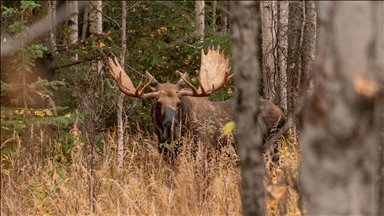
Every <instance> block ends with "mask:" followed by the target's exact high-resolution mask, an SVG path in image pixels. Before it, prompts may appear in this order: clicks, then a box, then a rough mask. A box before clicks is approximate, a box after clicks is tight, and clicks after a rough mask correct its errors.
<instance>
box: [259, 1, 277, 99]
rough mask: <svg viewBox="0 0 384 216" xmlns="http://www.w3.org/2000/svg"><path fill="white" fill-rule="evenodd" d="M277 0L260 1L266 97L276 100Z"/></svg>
mask: <svg viewBox="0 0 384 216" xmlns="http://www.w3.org/2000/svg"><path fill="white" fill-rule="evenodd" d="M275 6H276V2H275V1H262V2H261V3H260V13H261V32H262V41H263V42H262V46H263V52H262V56H263V58H262V74H263V82H264V83H263V87H264V91H263V92H264V98H265V99H267V100H272V101H274V98H275V97H274V96H275V88H274V87H275V78H274V75H275V71H276V68H275V59H274V56H275V53H274V52H275V48H276V34H275V23H274V18H276V17H275V16H274V13H275V12H274V11H276V9H275Z"/></svg>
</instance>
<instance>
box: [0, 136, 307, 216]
mask: <svg viewBox="0 0 384 216" xmlns="http://www.w3.org/2000/svg"><path fill="white" fill-rule="evenodd" d="M148 137H151V136H149V135H148V134H147V133H146V132H143V131H141V133H137V134H136V135H127V136H125V143H126V148H125V153H124V164H123V168H122V169H121V170H120V171H118V164H117V158H118V154H117V144H116V133H114V132H107V133H105V134H104V136H103V139H101V140H100V141H99V142H98V143H96V144H95V148H94V149H91V148H89V145H87V144H84V143H83V142H82V141H80V140H81V139H74V140H72V141H69V140H68V142H70V145H69V148H67V149H63V147H62V145H61V144H59V143H58V141H56V140H53V139H51V138H50V136H48V135H46V134H44V132H42V131H40V132H39V133H35V134H33V133H32V135H31V138H30V140H32V141H29V143H24V142H23V141H22V139H21V138H19V137H18V136H17V135H14V136H13V137H11V138H10V139H8V140H7V141H5V142H3V143H1V149H2V150H3V149H5V147H6V146H9V145H13V149H12V151H3V152H2V159H1V212H0V213H1V215H241V199H240V190H239V186H240V181H241V176H240V168H239V167H238V166H237V165H236V163H238V161H237V157H236V155H234V154H233V149H232V148H228V149H226V150H225V151H222V152H224V153H222V154H211V157H210V158H211V159H208V158H207V155H208V154H207V153H206V151H207V150H205V149H198V150H197V151H195V155H194V156H193V154H192V151H191V149H190V148H188V146H191V144H190V143H193V141H192V139H184V143H186V144H185V145H184V146H183V151H182V152H181V153H180V155H179V157H178V161H177V165H175V166H170V165H169V164H168V163H166V162H165V161H164V160H163V159H162V157H161V156H160V155H159V153H158V151H157V148H156V147H155V146H156V141H154V140H152V139H148ZM152 137H153V136H152ZM287 137H288V138H287ZM292 140H297V139H292V136H287V135H286V136H285V137H282V138H281V139H280V140H279V141H278V146H279V154H280V158H279V162H278V165H271V160H270V159H269V157H267V156H266V167H267V168H266V169H265V170H266V174H265V180H264V187H265V188H266V195H265V198H266V211H267V215H300V214H301V212H300V209H299V206H298V199H299V196H298V167H299V163H300V160H301V157H300V148H299V145H298V144H297V142H295V141H292ZM87 146H88V148H86V151H84V149H85V147H87ZM230 155H232V156H230ZM92 167H93V169H92Z"/></svg>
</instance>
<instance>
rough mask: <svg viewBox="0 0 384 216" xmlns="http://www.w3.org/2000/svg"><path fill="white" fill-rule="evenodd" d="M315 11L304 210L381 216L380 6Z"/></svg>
mask: <svg viewBox="0 0 384 216" xmlns="http://www.w3.org/2000/svg"><path fill="white" fill-rule="evenodd" d="M317 7H318V16H319V20H320V22H321V23H322V24H321V26H320V28H321V31H320V38H319V39H320V41H319V57H318V59H317V61H316V66H315V80H316V86H315V90H314V93H313V96H312V97H311V99H310V100H309V101H308V104H307V106H306V107H305V108H304V111H303V118H304V119H303V123H304V125H303V133H302V143H303V163H302V188H303V191H304V195H305V207H306V210H307V213H308V214H309V215H383V210H382V209H383V207H382V206H383V202H382V201H383V197H382V196H383V187H384V185H383V179H381V180H378V179H380V173H381V174H382V173H383V171H382V169H383V167H380V166H382V165H383V164H380V161H382V160H383V159H382V158H383V150H382V148H383V145H384V144H383V142H384V141H383V139H382V138H383V137H380V133H383V130H384V129H383V114H384V112H383V109H384V108H383V102H384V101H383V83H384V81H383V69H384V67H383V57H384V55H383V50H384V47H383V44H384V35H383V26H384V22H383V16H382V13H383V3H382V2H318V5H317ZM378 27H379V28H378ZM380 149H381V150H380ZM380 169H381V171H380ZM380 191H381V192H380ZM380 202H381V203H380Z"/></svg>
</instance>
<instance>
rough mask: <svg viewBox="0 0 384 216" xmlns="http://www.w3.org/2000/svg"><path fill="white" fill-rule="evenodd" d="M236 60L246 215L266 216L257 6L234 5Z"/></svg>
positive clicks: (242, 189) (233, 52) (253, 3)
mask: <svg viewBox="0 0 384 216" xmlns="http://www.w3.org/2000/svg"><path fill="white" fill-rule="evenodd" d="M230 10H231V12H232V17H231V20H232V24H231V26H232V59H233V69H234V72H235V74H236V75H235V85H236V89H237V91H236V95H235V98H236V99H235V101H236V103H235V112H236V115H235V122H236V132H235V133H236V136H237V138H238V146H239V158H240V166H241V177H242V180H241V200H242V210H243V215H264V214H265V207H264V186H263V176H264V160H263V156H262V149H263V148H262V144H261V143H262V142H261V141H262V140H261V137H262V135H261V133H260V131H261V130H260V128H259V125H258V119H257V118H258V117H257V112H258V110H257V95H258V80H259V76H260V72H259V70H260V69H259V65H258V60H257V38H258V34H257V13H256V11H257V3H256V2H252V1H231V2H230Z"/></svg>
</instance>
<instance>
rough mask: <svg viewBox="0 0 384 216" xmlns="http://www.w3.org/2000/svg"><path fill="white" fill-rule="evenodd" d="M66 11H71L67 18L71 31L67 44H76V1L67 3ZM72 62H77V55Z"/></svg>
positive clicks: (77, 23) (77, 13) (77, 18)
mask: <svg viewBox="0 0 384 216" xmlns="http://www.w3.org/2000/svg"><path fill="white" fill-rule="evenodd" d="M67 4H68V5H67V6H68V10H70V11H71V14H72V15H71V16H70V17H69V18H68V26H69V28H70V29H71V32H72V33H71V35H70V36H69V44H70V45H73V44H76V43H77V41H78V39H79V33H78V28H79V9H78V5H77V1H67ZM74 60H75V61H77V60H78V56H77V54H76V55H75V56H74Z"/></svg>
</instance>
